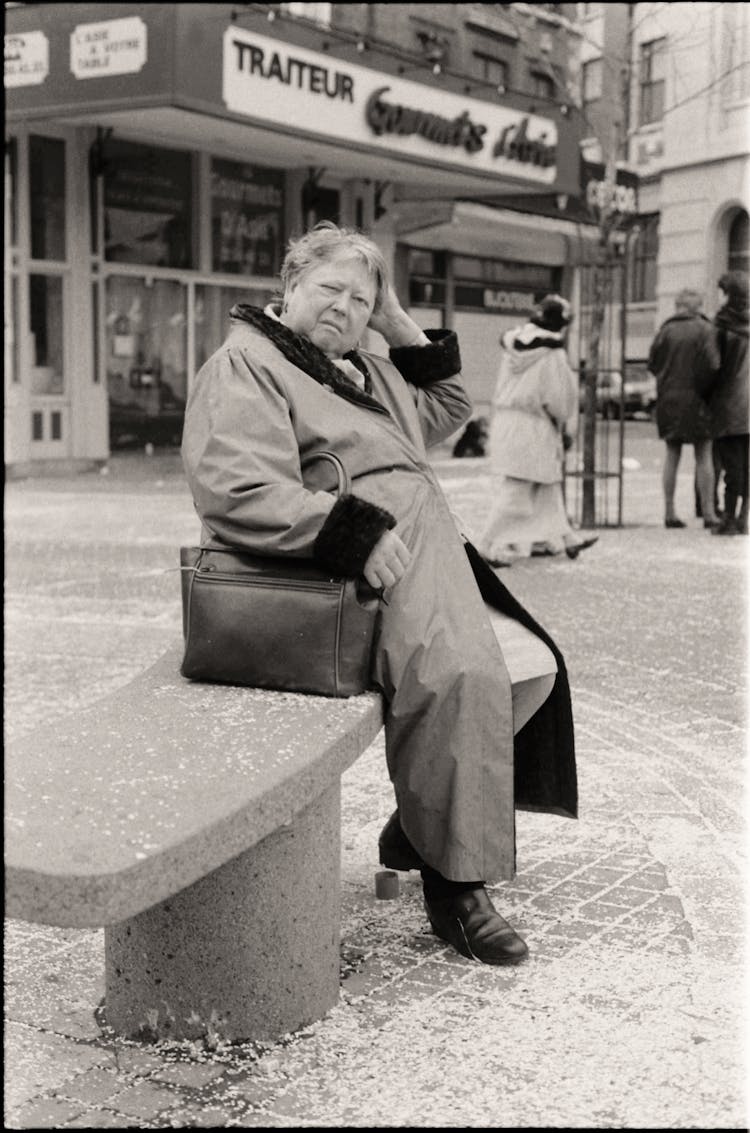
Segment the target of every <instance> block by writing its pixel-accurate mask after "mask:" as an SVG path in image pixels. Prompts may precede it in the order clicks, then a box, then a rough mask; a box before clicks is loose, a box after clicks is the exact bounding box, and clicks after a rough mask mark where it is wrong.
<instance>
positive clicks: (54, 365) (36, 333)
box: [29, 275, 64, 395]
mask: <svg viewBox="0 0 750 1133" xmlns="http://www.w3.org/2000/svg"><path fill="white" fill-rule="evenodd" d="M29 316H30V322H31V340H32V354H31V392H32V394H53V395H54V394H57V395H59V394H62V393H63V389H64V368H63V281H62V279H61V277H60V276H56V275H30V276H29Z"/></svg>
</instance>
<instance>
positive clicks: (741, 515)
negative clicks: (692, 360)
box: [704, 271, 750, 535]
mask: <svg viewBox="0 0 750 1133" xmlns="http://www.w3.org/2000/svg"><path fill="white" fill-rule="evenodd" d="M719 292H720V296H721V299H722V305H721V307H720V308H719V310H718V312H717V314H716V316H715V318H714V324H715V326H716V333H717V340H718V349H719V359H720V361H719V368H718V370H717V371H716V372H715V373H713V374H712V375H709V376H708V379H707V381H706V382H705V384H704V390H705V393H706V398H707V402H708V407H709V409H710V412H711V417H712V421H713V430H714V436H715V438H716V439H715V440H714V445H715V447H716V450H717V456H718V459H719V460H720V462H721V465H722V468H723V469H724V516H723V518H722V520H721V523H720V524H719V525H718V526H717V527H715V528H714V530H713V534H714V535H747V513H748V447H749V446H748V441H750V424H749V423H748V370H747V331H748V277H747V275H746V274H745V272H741V271H729V272H726V273H725V274H724V275H722V277H721V279H720V280H719Z"/></svg>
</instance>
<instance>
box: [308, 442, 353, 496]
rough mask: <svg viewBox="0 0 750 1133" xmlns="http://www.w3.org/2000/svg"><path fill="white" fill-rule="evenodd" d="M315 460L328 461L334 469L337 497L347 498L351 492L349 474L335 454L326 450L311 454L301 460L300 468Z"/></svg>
mask: <svg viewBox="0 0 750 1133" xmlns="http://www.w3.org/2000/svg"><path fill="white" fill-rule="evenodd" d="M316 460H328V461H330V463H331V464H332V465H333V467H334V468H335V469H336V476H337V478H338V493H339V495H340V496H348V495H349V493H350V492H351V490H352V485H351V480H350V479H349V473H348V472H347V470H346V468H345V467H344V463H343V461H342V460H341V457H339V456H336V453H335V452H328V451H327V450H325V451H323V452H311V453H309V454H308V455H307V456H306V457H304V459H303V460H301V462H300V464H301V467H302V468H306V467H307V465H308V464H312V463H313V462H314V461H316Z"/></svg>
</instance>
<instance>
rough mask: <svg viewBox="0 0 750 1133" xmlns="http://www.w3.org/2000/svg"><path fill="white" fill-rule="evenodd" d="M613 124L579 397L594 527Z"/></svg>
mask: <svg viewBox="0 0 750 1133" xmlns="http://www.w3.org/2000/svg"><path fill="white" fill-rule="evenodd" d="M615 131H616V125H615V126H613V138H612V143H611V147H610V152H609V155H608V158H607V162H606V165H605V168H604V182H603V184H602V186H601V195H600V198H599V205H598V211H599V239H598V241H597V246H596V258H595V260H594V264H593V294H592V297H591V298H592V303H591V325H590V327H589V340H588V349H587V354H586V378H585V385H584V399H583V491H582V494H581V526H582V527H595V526H596V386H597V382H598V380H599V361H600V353H601V352H600V344H601V337H602V327H603V326H604V319H605V315H606V310H607V301H608V299H609V295H608V290H609V288H608V283H609V270H608V269H609V260H610V255H611V251H612V249H611V241H610V235H611V232H612V229H613V227H614V225H615V222H616V212H615V182H616V178H617V164H616V154H617V139H616V133H615Z"/></svg>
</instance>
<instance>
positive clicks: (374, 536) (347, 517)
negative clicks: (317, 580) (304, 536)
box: [313, 495, 396, 578]
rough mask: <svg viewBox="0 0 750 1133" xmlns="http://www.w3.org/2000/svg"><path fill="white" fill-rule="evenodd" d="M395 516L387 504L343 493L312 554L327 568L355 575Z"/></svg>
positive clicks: (350, 576) (321, 530)
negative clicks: (370, 501) (380, 504)
mask: <svg viewBox="0 0 750 1133" xmlns="http://www.w3.org/2000/svg"><path fill="white" fill-rule="evenodd" d="M395 526H396V520H395V518H394V516H392V515H391V513H390V512H389V511H386V510H385V508H382V507H378V506H377V504H371V503H368V501H367V500H363V499H360V497H359V496H351V495H350V496H340V497H339V498H338V499H337V500H336V503H335V504H334V505H333V507H332V508H331V510H330V512H329V513H328V515H327V517H326V521H325V523H324V524H323V526H322V527H321V529H320V531H319V532H318V537H317V539H316V540H315V543H314V544H313V558H314V559H315V561H316V562H317V563H319V564H320V566H321V567H323V568H324V569H325V570H330V571H333V572H334V573H335V574H342V575H344V576H345V577H347V578H356V577H357V576H358V575H360V574H361V573H362V571H363V569H364V565H365V563H366V562H367V560H368V558H369V555H370V551H371V550H372V549H373V547H374V546H375V544H376V543H377V541H378V539H380V537H381V535H383V534H384V533H385V532H386V531H390V529H391V528H392V527H395Z"/></svg>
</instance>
